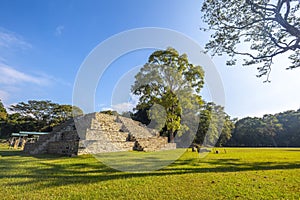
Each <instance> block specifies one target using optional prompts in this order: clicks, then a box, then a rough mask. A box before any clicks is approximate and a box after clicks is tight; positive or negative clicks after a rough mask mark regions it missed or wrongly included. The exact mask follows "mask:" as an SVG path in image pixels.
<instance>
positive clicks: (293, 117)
mask: <svg viewBox="0 0 300 200" xmlns="http://www.w3.org/2000/svg"><path fill="white" fill-rule="evenodd" d="M227 145H229V146H251V147H262V146H280V147H288V146H291V147H299V146H300V109H299V110H297V111H293V110H291V111H286V112H282V113H278V114H274V115H264V116H263V117H262V118H259V117H246V118H243V119H240V120H238V121H237V122H236V124H235V129H234V131H233V133H232V138H231V139H230V141H229V142H228V143H227Z"/></svg>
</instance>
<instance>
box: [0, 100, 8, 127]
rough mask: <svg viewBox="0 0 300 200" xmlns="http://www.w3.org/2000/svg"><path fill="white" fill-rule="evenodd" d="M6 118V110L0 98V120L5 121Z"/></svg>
mask: <svg viewBox="0 0 300 200" xmlns="http://www.w3.org/2000/svg"><path fill="white" fill-rule="evenodd" d="M6 118H7V111H6V109H5V107H4V105H3V103H2V101H1V99H0V122H1V121H5V120H6Z"/></svg>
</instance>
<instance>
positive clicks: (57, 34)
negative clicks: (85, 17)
mask: <svg viewBox="0 0 300 200" xmlns="http://www.w3.org/2000/svg"><path fill="white" fill-rule="evenodd" d="M64 29H65V27H64V26H62V25H59V26H57V27H56V29H55V33H54V35H55V36H60V35H61V34H62V32H63V30H64Z"/></svg>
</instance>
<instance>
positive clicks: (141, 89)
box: [131, 48, 204, 142]
mask: <svg viewBox="0 0 300 200" xmlns="http://www.w3.org/2000/svg"><path fill="white" fill-rule="evenodd" d="M203 84H204V71H203V69H202V68H201V67H200V66H196V65H193V64H192V63H190V62H189V61H188V57H187V55H186V54H182V55H180V54H179V53H178V52H177V51H176V50H175V49H173V48H167V49H166V50H158V51H155V52H154V53H152V54H151V55H150V57H149V59H148V62H147V63H146V64H145V65H144V66H143V67H142V68H141V70H140V71H139V73H138V74H137V75H136V76H135V83H134V85H133V86H132V89H131V91H132V93H133V94H135V95H138V96H139V97H140V98H139V103H138V105H137V106H136V110H143V109H146V110H148V115H151V119H156V120H158V119H159V121H160V122H157V124H160V125H161V124H162V123H163V130H164V133H165V134H166V135H167V136H168V137H169V140H170V141H171V142H174V136H175V134H177V133H178V132H179V131H181V130H183V129H185V128H187V127H186V126H183V125H182V123H181V122H182V121H181V119H182V116H183V115H185V116H187V115H188V111H191V110H193V108H194V107H195V105H196V106H197V105H198V106H199V105H200V104H201V102H202V100H201V96H200V95H199V92H200V90H201V88H202V87H203ZM151 107H152V109H150V108H151ZM149 109H150V110H149ZM163 113H165V117H163V119H162V115H161V114H163ZM161 120H163V122H162V121H161Z"/></svg>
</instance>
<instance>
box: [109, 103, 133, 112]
mask: <svg viewBox="0 0 300 200" xmlns="http://www.w3.org/2000/svg"><path fill="white" fill-rule="evenodd" d="M134 107H135V105H134V104H132V103H130V102H128V103H126V102H124V103H120V104H116V105H112V109H113V110H115V111H117V112H118V113H123V112H126V111H132V110H133V108H134Z"/></svg>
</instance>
